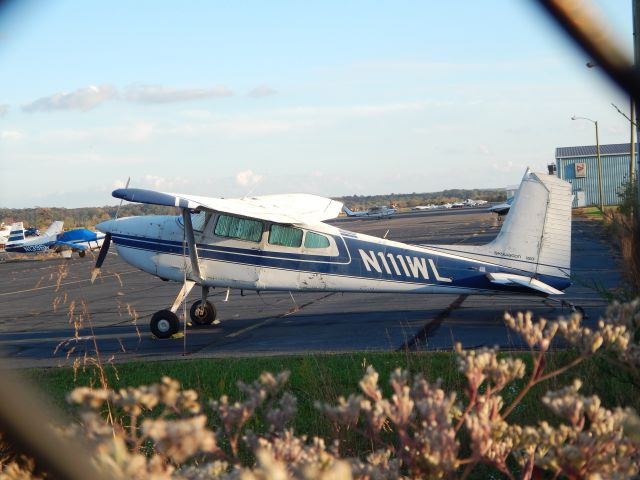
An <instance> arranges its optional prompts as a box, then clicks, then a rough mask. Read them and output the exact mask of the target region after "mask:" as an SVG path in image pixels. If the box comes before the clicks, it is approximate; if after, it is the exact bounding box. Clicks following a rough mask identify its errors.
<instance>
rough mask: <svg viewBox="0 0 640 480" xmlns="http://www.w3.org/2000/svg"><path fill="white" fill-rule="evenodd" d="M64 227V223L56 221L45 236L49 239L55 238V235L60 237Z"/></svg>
mask: <svg viewBox="0 0 640 480" xmlns="http://www.w3.org/2000/svg"><path fill="white" fill-rule="evenodd" d="M63 226H64V222H61V221H56V222H53V223H52V224H51V225H49V228H47V231H46V232H44V235H45V236H47V237H53V236H55V235H60V234H61V233H62V227H63Z"/></svg>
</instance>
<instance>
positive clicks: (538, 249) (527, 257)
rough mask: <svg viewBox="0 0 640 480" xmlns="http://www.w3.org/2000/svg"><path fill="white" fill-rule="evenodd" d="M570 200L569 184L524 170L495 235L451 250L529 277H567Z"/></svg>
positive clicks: (569, 244) (569, 243)
mask: <svg viewBox="0 0 640 480" xmlns="http://www.w3.org/2000/svg"><path fill="white" fill-rule="evenodd" d="M571 201H572V196H571V184H569V183H568V182H565V181H564V180H561V179H559V178H557V177H555V176H552V175H548V174H546V173H533V172H530V171H529V170H527V172H526V173H525V175H524V177H523V179H522V183H521V184H520V188H519V189H518V191H517V193H516V195H515V197H514V199H513V203H512V205H511V209H510V211H509V214H508V215H507V217H506V219H505V221H504V224H503V225H502V228H501V230H500V232H499V233H498V236H497V237H496V238H495V239H494V240H493V241H492V242H491V243H488V244H486V245H481V246H462V245H460V246H458V245H456V246H455V250H457V251H458V252H465V253H469V254H475V255H473V256H474V257H477V258H478V259H481V260H483V261H490V262H492V263H497V264H500V265H503V266H505V267H510V268H517V269H519V270H522V271H523V272H526V273H527V274H529V275H531V274H532V276H537V275H552V276H555V277H563V278H568V277H569V275H570V269H571ZM451 249H452V250H453V249H454V246H451Z"/></svg>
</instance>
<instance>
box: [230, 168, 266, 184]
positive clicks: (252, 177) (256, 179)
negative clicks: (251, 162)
mask: <svg viewBox="0 0 640 480" xmlns="http://www.w3.org/2000/svg"><path fill="white" fill-rule="evenodd" d="M261 181H262V176H261V175H258V174H257V173H253V170H243V171H242V172H238V173H237V174H236V183H237V184H238V185H239V186H241V187H251V186H254V185H257V184H258V183H260V182H261Z"/></svg>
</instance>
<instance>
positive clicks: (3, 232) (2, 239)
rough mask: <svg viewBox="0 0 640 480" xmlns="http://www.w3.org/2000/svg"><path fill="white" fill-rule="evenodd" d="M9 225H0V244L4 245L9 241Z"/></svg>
mask: <svg viewBox="0 0 640 480" xmlns="http://www.w3.org/2000/svg"><path fill="white" fill-rule="evenodd" d="M11 227H12V225H5V224H4V223H3V224H2V225H1V226H0V245H4V244H5V243H7V242H8V241H9V234H10V233H11Z"/></svg>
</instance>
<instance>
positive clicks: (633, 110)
mask: <svg viewBox="0 0 640 480" xmlns="http://www.w3.org/2000/svg"><path fill="white" fill-rule="evenodd" d="M636 2H637V0H636V1H634V5H633V7H634V22H635V4H636ZM634 25H635V24H634ZM633 36H634V38H635V36H636V34H635V30H634V33H633ZM597 66H598V64H597V63H595V62H587V68H596V67H597ZM611 105H613V107H614V108H615V109H616V110H617V111H618V113H619V114H620V115H622V116H623V117H625V118H626V119H627V120H629V122H630V123H631V142H630V143H629V145H630V152H629V153H630V158H629V182H630V183H631V185H633V180H634V177H635V164H636V128H637V125H636V103H635V102H634V101H633V95H631V96H630V97H629V110H630V114H629V116H627V115H626V114H625V113H624V112H623V111H622V110H620V109H619V108H618V107H617V106H616V105H615V104H614V103H612V104H611Z"/></svg>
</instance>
